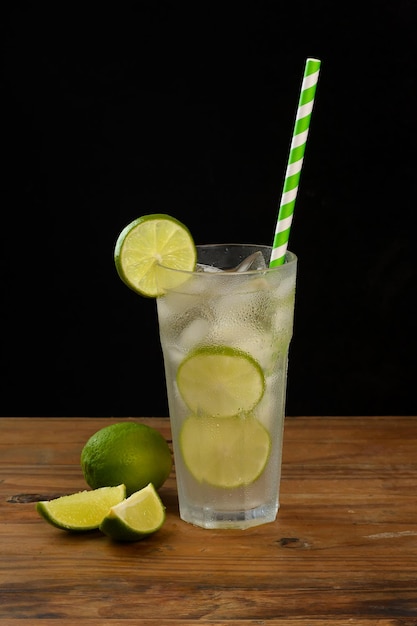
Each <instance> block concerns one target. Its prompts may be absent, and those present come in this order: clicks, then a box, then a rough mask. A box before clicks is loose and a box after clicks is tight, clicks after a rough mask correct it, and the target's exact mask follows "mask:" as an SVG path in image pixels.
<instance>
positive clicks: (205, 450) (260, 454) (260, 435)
mask: <svg viewBox="0 0 417 626" xmlns="http://www.w3.org/2000/svg"><path fill="white" fill-rule="evenodd" d="M180 449H181V454H182V457H183V459H184V463H185V465H186V467H187V469H188V470H189V472H190V473H191V474H192V475H193V476H194V478H195V479H196V480H198V482H200V483H207V484H209V485H211V486H213V487H223V488H225V489H232V488H236V487H242V486H244V485H250V484H251V483H253V482H255V480H256V479H257V478H259V476H260V475H261V474H262V472H263V471H264V469H265V467H266V464H267V462H268V459H269V455H270V451H271V438H270V436H269V433H268V431H267V430H266V428H265V427H264V426H263V425H262V424H261V423H260V422H259V421H258V420H257V419H256V418H255V417H253V415H243V414H242V415H235V416H233V417H223V418H222V419H215V418H213V417H197V416H195V415H191V416H190V417H188V418H187V419H186V420H185V422H184V424H183V426H182V429H181V432H180Z"/></svg>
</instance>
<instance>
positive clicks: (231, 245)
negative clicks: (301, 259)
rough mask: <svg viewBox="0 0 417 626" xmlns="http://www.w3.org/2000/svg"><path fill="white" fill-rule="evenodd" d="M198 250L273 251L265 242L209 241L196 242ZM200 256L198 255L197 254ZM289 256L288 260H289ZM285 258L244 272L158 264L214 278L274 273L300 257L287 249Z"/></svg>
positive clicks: (163, 267) (165, 267) (191, 274)
mask: <svg viewBox="0 0 417 626" xmlns="http://www.w3.org/2000/svg"><path fill="white" fill-rule="evenodd" d="M195 247H196V250H197V251H198V250H199V249H202V248H204V249H208V248H213V249H214V248H253V249H254V251H256V250H268V251H272V246H268V245H265V244H254V243H207V244H196V246H195ZM197 257H198V255H197ZM287 257H288V260H287ZM285 258H286V261H285V263H283V264H282V265H277V266H276V267H266V268H265V269H261V270H246V271H244V272H231V271H230V270H228V271H226V272H224V271H223V272H221V271H220V272H198V271H196V270H195V269H194V270H182V269H178V268H175V267H169V266H168V265H163V264H162V263H161V262H158V266H159V267H161V268H162V269H164V270H169V271H171V272H179V273H181V274H187V275H190V276H194V275H198V276H204V277H210V278H212V277H213V276H217V277H219V275H220V276H224V275H225V274H228V275H229V276H251V275H253V276H254V275H259V274H260V273H261V274H269V273H271V272H272V273H273V272H277V271H283V268H286V267H289V266H291V265H293V264H294V263H296V262H297V260H298V258H297V256H296V255H295V254H294V252H291V251H290V250H287V252H286V254H285Z"/></svg>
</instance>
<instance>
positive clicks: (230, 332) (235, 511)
mask: <svg viewBox="0 0 417 626" xmlns="http://www.w3.org/2000/svg"><path fill="white" fill-rule="evenodd" d="M197 253H198V265H197V269H196V271H194V272H182V271H178V270H173V269H169V268H166V267H162V266H161V267H160V268H159V270H158V281H159V284H160V286H161V287H162V288H164V283H165V282H166V285H169V286H170V288H169V289H167V290H166V293H165V295H163V296H161V297H159V298H158V300H157V308H158V320H159V329H160V338H161V345H162V350H163V357H164V364H165V376H166V385H167V395H168V404H169V413H170V421H171V428H172V437H173V448H174V459H175V469H176V477H177V486H178V497H179V508H180V516H181V518H182V519H183V520H185V521H186V522H190V523H192V524H195V525H197V526H201V527H203V528H241V529H242V528H248V527H251V526H255V525H259V524H263V523H267V522H272V521H274V520H275V518H276V515H277V512H278V508H279V486H280V476H281V457H282V439H283V429H284V416H285V394H286V380H287V362H288V350H289V345H290V341H291V337H292V330H293V316H294V300H295V283H296V271H297V258H296V256H295V255H294V254H293V253H291V252H287V255H286V262H285V263H284V264H283V265H281V266H279V267H277V268H274V269H269V268H268V263H269V257H270V254H271V248H270V247H268V246H257V245H240V244H230V245H209V246H197ZM254 253H256V254H255V255H254V259H253V261H252V265H250V266H249V268H247V267H245V266H243V267H240V268H239V270H236V269H234V268H236V266H238V265H239V264H241V262H242V261H243V260H244V259H246V258H247V257H249V256H251V255H253V254H254ZM251 259H252V257H251ZM219 268H221V270H223V271H220V269H219ZM254 268H255V269H254ZM172 272H175V273H176V276H175V280H174V279H173V277H172ZM170 274H171V275H170ZM173 284H176V285H177V286H176V287H174V288H172V285H173Z"/></svg>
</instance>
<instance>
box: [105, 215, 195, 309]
mask: <svg viewBox="0 0 417 626" xmlns="http://www.w3.org/2000/svg"><path fill="white" fill-rule="evenodd" d="M114 261H115V264H116V269H117V272H118V274H119V276H120V278H121V279H122V280H123V281H124V282H125V283H126V285H127V286H128V287H130V288H131V289H133V290H134V291H136V292H138V293H140V294H141V295H143V296H146V297H148V298H156V297H158V296H161V295H163V293H164V291H165V290H166V289H169V288H171V289H172V288H174V287H176V286H178V285H179V284H181V283H182V282H183V281H184V280H185V278H184V274H182V273H181V272H170V273H169V277H168V278H166V277H164V289H162V288H161V287H160V286H158V279H157V275H158V268H159V267H160V265H163V266H164V267H169V268H172V269H176V270H185V271H190V272H191V271H193V270H194V268H195V265H196V261H197V252H196V248H195V244H194V241H193V238H192V236H191V234H190V231H189V230H188V228H187V227H186V226H184V224H182V223H181V222H179V221H178V220H176V219H175V218H174V217H171V216H170V215H165V214H163V213H155V214H151V215H143V216H142V217H139V218H137V219H136V220H134V221H133V222H131V223H130V224H128V225H127V226H126V227H125V228H124V229H123V230H122V232H121V233H120V235H119V237H118V239H117V242H116V246H115V250H114ZM170 282H171V284H170Z"/></svg>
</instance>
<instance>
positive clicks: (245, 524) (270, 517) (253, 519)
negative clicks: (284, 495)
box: [180, 503, 279, 530]
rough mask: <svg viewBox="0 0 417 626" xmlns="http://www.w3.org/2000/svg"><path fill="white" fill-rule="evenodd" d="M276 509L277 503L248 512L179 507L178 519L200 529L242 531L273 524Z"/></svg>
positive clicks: (277, 507)
mask: <svg viewBox="0 0 417 626" xmlns="http://www.w3.org/2000/svg"><path fill="white" fill-rule="evenodd" d="M278 509H279V504H278V503H274V504H273V505H271V504H268V505H263V506H258V507H256V508H255V509H249V510H248V511H216V510H214V509H212V508H209V507H193V506H190V505H188V506H180V517H181V519H182V520H183V521H184V522H188V523H189V524H193V525H194V526H199V527H200V528H209V529H210V528H211V529H216V528H219V529H222V528H224V529H235V530H244V529H246V528H252V526H260V525H261V524H269V523H270V522H274V521H275V520H276V517H277V513H278Z"/></svg>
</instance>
